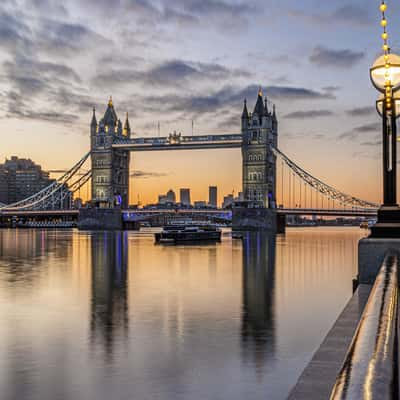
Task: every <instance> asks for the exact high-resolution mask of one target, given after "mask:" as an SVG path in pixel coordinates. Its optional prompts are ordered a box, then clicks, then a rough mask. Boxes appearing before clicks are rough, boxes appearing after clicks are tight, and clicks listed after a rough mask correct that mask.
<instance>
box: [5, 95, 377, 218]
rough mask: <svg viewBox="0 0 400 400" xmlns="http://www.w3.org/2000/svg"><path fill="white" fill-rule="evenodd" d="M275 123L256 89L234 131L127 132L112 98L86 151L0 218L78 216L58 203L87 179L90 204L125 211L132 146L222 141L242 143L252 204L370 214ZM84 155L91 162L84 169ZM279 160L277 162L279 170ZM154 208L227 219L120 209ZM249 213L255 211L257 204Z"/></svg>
mask: <svg viewBox="0 0 400 400" xmlns="http://www.w3.org/2000/svg"><path fill="white" fill-rule="evenodd" d="M277 127H278V122H277V118H276V114H275V109H274V111H273V113H271V112H270V111H268V103H267V101H266V100H265V103H264V100H263V98H262V93H261V92H260V93H259V95H258V98H257V102H256V105H255V108H254V111H253V113H249V112H248V111H247V105H246V103H245V105H244V109H243V114H242V132H241V133H240V134H210V135H201V136H184V135H181V134H176V133H174V134H171V135H169V136H168V137H148V138H131V130H130V125H129V121H128V118H127V119H126V121H125V125H124V127H122V123H121V121H120V120H119V119H118V117H117V115H116V112H115V109H114V106H113V103H112V101H111V100H110V102H109V104H108V108H107V110H106V113H105V115H104V117H103V118H102V119H101V120H100V121H99V123H98V122H97V119H96V117H95V115H94V114H93V119H92V123H91V151H90V152H89V153H87V154H86V155H85V156H84V157H83V158H82V159H81V160H79V161H78V162H77V163H76V164H75V165H74V166H73V167H72V168H71V169H70V170H68V171H67V172H66V173H65V174H64V175H62V176H61V177H60V178H58V179H57V180H56V181H55V182H53V183H52V184H51V185H49V186H48V187H47V188H45V189H43V190H41V191H40V192H38V193H36V194H34V195H33V196H30V197H29V198H27V199H25V200H22V201H19V202H17V203H14V204H10V205H7V206H4V205H3V206H1V205H0V217H2V218H9V217H25V218H45V217H49V218H56V217H60V218H76V216H77V215H78V211H77V210H65V209H64V207H65V204H66V201H65V200H66V199H68V197H67V196H70V194H71V193H74V194H75V195H76V194H77V193H80V190H81V189H82V187H84V186H86V185H89V184H91V193H92V205H94V206H96V207H98V208H100V209H102V208H105V209H109V208H114V207H117V208H122V209H126V210H127V209H128V207H127V206H128V193H129V160H130V157H129V154H130V152H132V151H133V152H136V151H138V152H141V151H165V150H195V149H226V148H240V149H241V151H242V162H243V176H242V180H243V196H244V199H245V200H249V201H251V202H253V203H254V202H255V203H257V204H258V207H260V206H261V207H263V208H264V209H270V210H275V211H276V212H277V214H278V215H319V216H347V217H356V216H365V217H373V216H375V215H376V210H377V208H378V205H377V204H375V203H372V202H368V201H365V200H362V199H358V198H356V197H354V196H351V195H348V194H346V193H343V192H342V191H340V190H337V189H336V188H334V187H332V186H330V185H328V184H326V183H324V182H323V181H321V180H319V179H318V178H315V177H314V176H313V175H311V174H310V173H308V172H306V171H305V170H304V169H302V168H301V167H300V166H299V165H298V164H296V163H295V162H293V161H292V160H291V159H290V158H289V157H287V156H286V155H285V154H284V153H283V152H281V151H280V150H279V149H278V146H277V136H278V132H277ZM89 157H90V159H91V168H90V169H87V168H86V169H84V168H85V163H86V161H87V160H89ZM277 160H279V161H280V163H279V162H277ZM277 167H280V170H279V174H278V172H277ZM82 171H84V172H82ZM278 182H279V183H280V185H279V188H278V190H277V183H278ZM70 203H71V202H70ZM278 204H279V208H277V207H278ZM249 213H251V210H250V211H249ZM156 214H157V215H167V214H170V215H180V216H186V215H191V216H193V215H195V216H197V217H198V216H204V217H205V218H209V219H210V218H211V219H220V220H230V219H232V212H231V211H226V210H192V209H190V210H178V211H175V210H137V211H136V210H135V211H131V210H127V211H126V212H123V219H124V220H125V221H141V220H145V219H147V218H152V217H154V216H155V215H156ZM254 215H257V216H258V215H259V211H257V212H255V214H254Z"/></svg>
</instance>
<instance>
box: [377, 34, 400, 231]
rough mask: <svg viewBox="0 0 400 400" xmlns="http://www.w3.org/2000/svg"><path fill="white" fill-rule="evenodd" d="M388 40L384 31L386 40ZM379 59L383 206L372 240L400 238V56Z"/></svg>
mask: <svg viewBox="0 0 400 400" xmlns="http://www.w3.org/2000/svg"><path fill="white" fill-rule="evenodd" d="M384 36H385V37H386V39H387V34H386V32H384V34H383V35H382V37H384ZM384 50H385V54H384V55H382V56H381V57H379V58H378V59H377V60H376V61H375V62H374V64H373V66H372V68H371V70H370V77H371V81H372V84H373V85H374V86H375V88H376V89H377V90H378V91H380V92H381V93H382V94H381V96H380V97H379V99H378V100H377V102H376V109H377V111H378V113H379V115H380V116H381V117H382V150H383V152H382V154H383V157H382V161H383V204H382V206H381V207H380V209H379V211H378V221H377V223H376V224H375V226H373V227H372V228H371V237H374V238H391V237H400V208H399V206H398V204H397V126H396V119H397V117H398V116H399V115H400V96H399V95H398V93H397V91H398V90H399V89H400V57H399V56H397V55H396V54H391V53H389V52H388V47H387V44H386V40H385V44H384Z"/></svg>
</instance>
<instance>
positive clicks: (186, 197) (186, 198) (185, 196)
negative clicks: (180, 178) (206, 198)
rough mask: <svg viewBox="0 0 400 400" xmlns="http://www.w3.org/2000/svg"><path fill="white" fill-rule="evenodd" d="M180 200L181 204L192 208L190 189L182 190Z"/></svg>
mask: <svg viewBox="0 0 400 400" xmlns="http://www.w3.org/2000/svg"><path fill="white" fill-rule="evenodd" d="M180 200H181V203H182V204H184V205H185V206H190V204H192V202H191V201H190V189H181V190H180Z"/></svg>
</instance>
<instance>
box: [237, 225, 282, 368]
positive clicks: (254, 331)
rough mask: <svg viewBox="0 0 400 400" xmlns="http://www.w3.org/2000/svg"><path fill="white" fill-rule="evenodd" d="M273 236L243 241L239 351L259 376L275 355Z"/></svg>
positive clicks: (254, 234)
mask: <svg viewBox="0 0 400 400" xmlns="http://www.w3.org/2000/svg"><path fill="white" fill-rule="evenodd" d="M275 247H276V238H275V236H271V235H267V234H265V233H260V232H251V233H247V234H246V235H245V237H244V240H243V318H242V350H243V358H244V361H245V362H251V363H254V365H255V366H256V368H257V369H260V371H259V372H261V370H262V368H263V366H264V363H265V362H266V360H267V359H271V358H273V356H274V352H275V316H274V295H275Z"/></svg>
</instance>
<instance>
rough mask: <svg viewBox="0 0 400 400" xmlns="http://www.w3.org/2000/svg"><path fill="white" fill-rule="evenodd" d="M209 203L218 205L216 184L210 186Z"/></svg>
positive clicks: (213, 205) (212, 205) (214, 205)
mask: <svg viewBox="0 0 400 400" xmlns="http://www.w3.org/2000/svg"><path fill="white" fill-rule="evenodd" d="M208 205H209V206H211V207H215V208H217V205H218V189H217V187H216V186H210V187H209V188H208Z"/></svg>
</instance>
